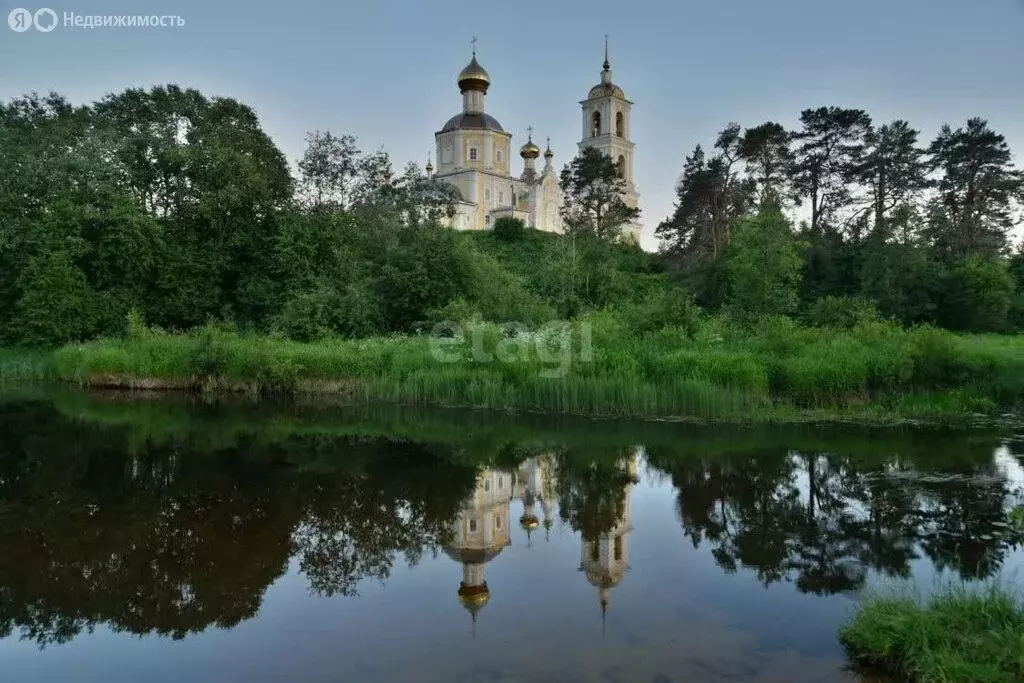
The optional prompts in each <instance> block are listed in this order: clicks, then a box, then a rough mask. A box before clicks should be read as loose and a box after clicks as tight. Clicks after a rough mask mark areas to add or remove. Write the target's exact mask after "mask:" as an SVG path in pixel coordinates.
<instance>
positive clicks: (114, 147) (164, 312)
mask: <svg viewBox="0 0 1024 683" xmlns="http://www.w3.org/2000/svg"><path fill="white" fill-rule="evenodd" d="M800 121H801V125H802V127H801V129H800V130H797V131H787V130H786V129H785V128H784V127H783V126H781V125H780V124H778V123H774V122H769V123H765V124H762V125H759V126H756V127H754V128H750V129H746V130H744V129H743V128H741V127H740V126H739V125H737V124H731V125H729V126H728V127H727V128H726V129H725V130H723V131H722V132H721V134H720V135H719V136H718V138H717V140H716V141H715V144H714V149H715V152H714V154H713V155H712V156H708V155H706V154H705V152H704V151H703V150H702V149H701V148H700V147H699V146H698V148H697V149H696V150H695V151H694V153H693V155H691V156H690V157H689V158H688V159H687V161H686V165H685V168H684V173H683V178H682V180H681V181H680V184H679V188H678V191H679V202H678V205H677V209H676V211H675V213H674V215H673V216H671V217H669V218H668V219H666V220H665V221H664V222H662V224H661V225H660V226H659V228H658V234H659V236H660V237H661V238H662V239H663V240H664V249H663V252H662V253H661V254H659V255H653V254H647V253H644V252H642V251H641V250H640V249H639V248H637V247H636V245H634V244H632V243H630V242H629V241H628V240H625V239H621V237H620V235H621V234H622V228H623V226H624V225H626V224H628V223H630V222H633V221H635V220H636V219H637V218H638V212H637V210H636V209H632V208H630V207H628V206H626V205H625V204H624V203H623V201H622V199H621V197H620V194H619V192H620V190H621V186H622V182H623V181H622V180H621V178H619V176H618V169H617V168H616V166H615V164H614V163H612V162H611V160H610V159H608V158H605V157H603V156H602V155H600V154H598V153H596V152H594V151H592V150H588V151H586V152H584V153H583V154H581V155H580V156H579V157H577V158H576V159H573V160H572V161H570V163H569V164H567V165H566V167H565V169H564V170H563V172H562V174H561V176H562V185H563V190H564V195H565V196H564V202H563V206H562V216H563V219H564V221H565V224H566V226H567V230H566V233H567V234H566V235H564V236H559V235H551V234H541V233H537V232H536V231H532V230H528V229H524V227H523V225H522V224H521V222H518V221H515V220H513V219H507V220H506V219H502V220H499V221H497V222H496V224H495V229H494V230H493V231H488V232H485V233H457V232H454V231H451V230H448V229H446V228H444V227H442V225H443V223H444V222H445V219H446V217H450V216H452V215H453V211H454V206H455V201H457V200H458V199H459V196H458V192H457V191H456V190H455V189H454V188H453V187H451V186H449V185H447V184H445V183H443V182H438V181H437V180H435V179H430V178H428V177H426V176H425V175H424V174H423V173H422V172H421V171H420V170H419V168H417V167H416V166H415V164H409V165H408V166H407V167H406V168H405V169H404V170H403V171H401V172H396V171H395V170H394V169H393V167H392V164H391V160H390V159H389V157H388V155H387V154H386V153H385V152H383V151H376V152H369V153H367V152H362V151H360V150H359V148H358V144H357V141H356V139H355V138H353V137H352V136H349V135H342V136H336V135H333V134H331V133H328V132H321V131H316V132H313V133H310V134H309V135H308V136H307V149H306V151H305V153H304V154H303V155H302V157H301V159H298V160H297V163H296V165H295V167H294V168H292V167H291V166H290V165H289V163H288V162H287V160H286V159H285V157H284V155H283V154H282V153H281V152H280V151H279V150H278V149H277V147H276V146H275V145H274V143H273V142H272V141H271V140H270V139H269V137H268V136H267V135H266V134H265V133H264V132H263V130H262V129H261V127H260V123H259V121H258V119H257V117H256V114H255V112H254V111H253V110H252V109H251V108H249V107H248V106H246V105H244V104H241V103H239V102H237V101H235V100H232V99H229V98H221V97H213V98H210V97H206V96H204V95H202V94H201V93H199V92H197V91H195V90H186V89H182V88H179V87H176V86H166V87H156V88H153V89H151V90H134V89H133V90H127V91H124V92H122V93H118V94H111V95H109V96H107V97H105V98H104V99H103V100H101V101H99V102H96V103H94V104H92V105H90V106H79V107H76V106H72V105H71V104H70V103H69V102H68V101H66V100H65V99H64V98H62V97H60V96H58V95H49V96H45V97H41V96H37V95H30V96H26V97H24V98H21V99H16V100H12V101H10V102H7V103H4V104H2V105H0V343H2V344H5V345H9V346H11V345H15V346H20V345H40V346H47V345H57V344H61V343H66V342H69V341H80V340H88V339H93V338H96V337H117V336H122V335H124V334H125V332H126V320H128V319H129V317H133V319H135V320H137V321H138V322H141V323H143V324H145V325H146V326H155V327H156V328H159V329H163V330H174V331H189V330H195V329H198V328H200V327H202V326H203V325H206V324H207V323H209V322H211V321H218V322H222V323H225V322H226V323H230V324H233V325H234V326H235V327H236V328H237V329H239V330H241V331H245V332H253V333H259V334H275V335H279V336H284V337H287V338H290V339H292V340H297V341H313V340H318V339H325V338H328V337H333V336H341V337H346V338H364V337H370V336H374V335H382V334H391V333H415V332H417V331H427V330H430V329H431V328H432V326H433V325H435V324H436V323H438V322H440V321H446V320H457V321H466V320H470V319H474V318H480V319H483V320H487V321H492V322H508V321H517V322H521V323H524V324H526V325H537V324H540V323H543V322H546V321H550V320H554V319H572V318H578V317H579V316H582V315H586V314H589V313H592V312H595V311H598V310H602V309H612V310H614V311H615V314H616V315H617V316H618V317H619V320H620V321H622V322H624V323H625V324H628V325H630V326H632V327H634V329H636V330H638V331H640V332H643V331H645V330H652V329H659V328H660V327H663V326H664V325H665V324H677V323H679V321H680V320H682V321H684V323H686V321H690V322H692V320H693V319H694V317H693V315H694V311H693V302H694V301H696V303H697V304H699V305H701V306H703V307H704V308H705V309H708V310H709V311H711V312H715V311H717V310H718V309H721V310H722V311H725V312H728V314H729V315H730V316H731V317H732V319H733V320H735V321H738V322H741V323H743V324H752V323H755V322H756V320H757V318H759V317H761V316H764V315H786V316H791V317H794V318H796V319H800V320H802V321H804V322H807V323H810V324H812V325H831V324H834V323H835V324H841V325H845V326H849V325H851V324H853V323H852V321H855V320H859V319H861V318H862V317H863V314H864V311H865V310H870V311H872V316H871V317H873V318H877V317H882V318H886V319H893V320H895V321H897V322H899V323H901V324H905V325H910V324H919V323H931V324H935V325H939V326H943V327H946V328H949V329H952V330H962V331H978V332H1007V331H1012V330H1019V329H1022V325H1024V254H1022V253H1021V252H1019V251H1018V252H1017V253H1016V254H1014V253H1012V248H1011V245H1010V237H1009V236H1010V234H1011V233H1010V231H1011V228H1012V227H1013V226H1014V225H1015V223H1016V221H1017V219H1018V214H1019V201H1020V198H1021V194H1022V191H1024V175H1022V173H1021V172H1020V171H1018V170H1017V169H1015V168H1014V166H1013V165H1012V159H1011V156H1010V150H1009V148H1008V146H1007V144H1006V142H1005V140H1004V139H1003V137H1002V136H1001V135H999V134H997V133H996V132H994V131H992V130H991V129H990V128H989V127H988V126H987V124H986V123H985V122H984V121H982V120H980V119H972V120H971V121H969V122H968V124H967V126H966V127H964V128H957V129H953V128H951V127H948V126H947V127H944V128H943V129H942V130H941V131H940V133H939V135H938V137H937V138H936V140H935V141H934V142H933V143H932V144H931V145H930V146H929V147H928V148H927V149H924V148H920V147H919V146H918V143H917V139H918V132H917V131H915V130H914V129H912V128H911V127H910V126H909V125H908V124H907V123H905V122H903V121H896V122H893V123H891V124H887V125H883V126H881V127H878V128H876V127H875V126H874V125H873V124H872V122H871V120H870V117H868V115H867V114H866V113H864V112H863V111H860V110H849V109H838V108H834V107H832V108H820V109H809V110H806V111H804V112H803V114H802V115H801V119H800ZM797 219H802V220H800V223H799V227H794V221H795V220H797ZM844 307H845V308H846V310H843V309H844ZM836 321H839V322H838V323H836ZM843 321H845V322H843ZM686 324H688V323H686ZM684 327H685V324H684ZM688 329H692V325H691V326H690V328H688Z"/></svg>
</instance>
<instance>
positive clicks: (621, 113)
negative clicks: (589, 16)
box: [579, 34, 640, 239]
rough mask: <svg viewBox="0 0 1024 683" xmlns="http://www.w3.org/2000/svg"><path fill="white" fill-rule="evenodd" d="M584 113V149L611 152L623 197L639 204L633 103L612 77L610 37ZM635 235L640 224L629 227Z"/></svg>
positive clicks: (582, 147) (605, 38) (629, 203)
mask: <svg viewBox="0 0 1024 683" xmlns="http://www.w3.org/2000/svg"><path fill="white" fill-rule="evenodd" d="M580 106H581V107H582V114H583V122H582V123H583V138H582V139H581V140H580V143H579V150H580V152H582V151H583V150H584V149H586V148H587V147H594V148H595V149H598V150H600V151H601V152H603V153H604V154H607V155H608V156H609V157H611V158H612V161H613V162H615V165H616V167H617V168H618V171H619V177H620V178H622V179H623V180H624V181H625V186H626V187H625V190H624V191H623V193H622V199H623V201H625V202H626V204H628V205H629V206H632V207H636V206H637V205H638V203H639V197H640V195H639V193H638V192H637V191H636V184H635V181H634V177H633V157H634V147H635V146H634V144H633V141H632V139H631V136H630V118H631V117H632V113H633V103H632V102H630V101H629V100H627V99H626V93H625V92H623V90H622V88H621V87H619V86H618V85H616V84H615V82H614V81H613V80H612V65H611V61H610V60H609V58H608V36H607V34H606V35H605V37H604V62H603V63H602V64H601V81H600V83H598V84H597V85H595V86H594V87H593V88H591V89H590V92H589V93H587V99H585V100H583V101H582V102H580ZM626 229H627V231H628V232H629V233H631V234H632V235H633V236H634V237H636V238H637V239H639V237H640V225H639V223H636V224H632V225H629V226H627V228H626Z"/></svg>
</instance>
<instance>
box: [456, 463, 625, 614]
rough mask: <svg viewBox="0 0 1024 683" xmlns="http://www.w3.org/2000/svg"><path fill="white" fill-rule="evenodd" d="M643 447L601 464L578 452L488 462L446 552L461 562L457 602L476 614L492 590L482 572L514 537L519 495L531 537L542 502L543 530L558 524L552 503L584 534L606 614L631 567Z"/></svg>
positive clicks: (587, 564)
mask: <svg viewBox="0 0 1024 683" xmlns="http://www.w3.org/2000/svg"><path fill="white" fill-rule="evenodd" d="M639 458H640V449H635V450H634V451H633V452H631V453H629V454H628V455H627V456H625V457H623V458H622V459H620V460H618V461H615V462H612V463H611V464H610V466H609V465H605V466H601V465H598V464H595V463H590V464H588V465H586V466H585V467H582V468H581V467H579V465H578V461H576V460H574V459H572V458H564V457H563V458H559V457H558V456H557V455H555V454H553V453H549V454H545V455H540V456H535V457H530V458H528V459H526V460H525V461H524V462H523V463H522V464H521V465H520V466H519V467H518V468H516V469H508V470H506V469H496V468H489V467H487V468H483V469H481V470H480V472H479V473H478V474H477V479H476V487H475V488H474V490H473V493H472V494H470V496H469V497H468V498H467V499H466V500H465V501H464V503H463V505H462V507H461V508H460V509H459V512H458V515H457V517H456V519H455V521H454V523H453V524H452V528H451V539H452V540H451V542H450V543H449V544H448V545H447V546H446V547H445V552H446V553H447V554H448V556H449V557H451V558H452V559H453V560H455V561H456V562H460V563H461V564H462V582H461V583H460V584H459V591H458V595H459V601H460V602H461V603H462V605H463V607H465V608H466V610H468V611H469V613H470V615H471V616H472V621H473V625H474V627H475V625H476V620H477V614H478V613H479V612H480V610H481V609H482V608H483V607H484V605H486V604H487V603H488V601H489V600H490V597H491V591H490V588H489V587H488V585H487V581H486V580H485V578H484V571H485V567H486V565H487V563H488V562H490V561H492V560H493V559H494V558H496V557H497V556H498V555H499V554H500V553H501V551H502V550H504V549H505V548H506V547H507V546H509V545H511V544H512V541H511V537H510V533H509V520H510V519H511V516H512V512H511V504H512V501H520V502H521V503H522V505H523V514H522V516H521V517H520V518H519V525H520V527H521V528H522V530H523V531H524V532H525V533H526V539H527V540H526V543H527V546H528V547H529V546H530V544H531V543H532V538H533V532H534V531H536V530H537V529H538V528H539V527H540V525H541V522H540V519H539V518H538V517H537V514H536V508H537V506H538V504H539V505H540V508H541V510H542V511H543V514H544V522H543V525H544V530H545V533H547V532H548V531H550V529H551V526H552V517H551V514H552V507H553V506H556V505H557V507H558V509H559V511H560V514H561V517H562V519H563V520H564V521H566V522H568V523H569V524H570V525H571V528H572V529H573V531H576V532H579V535H580V542H581V548H580V566H579V571H580V572H582V573H583V574H584V576H585V577H586V579H587V581H588V582H590V584H591V585H592V586H594V587H595V588H596V589H597V599H598V602H599V604H600V606H601V613H602V616H603V615H604V614H605V611H606V610H607V607H608V601H609V591H610V589H612V588H614V587H615V586H616V585H618V584H619V582H620V581H622V577H623V575H624V574H625V572H626V570H627V569H628V568H629V552H628V542H627V541H628V536H629V532H630V531H632V528H633V526H632V516H631V514H630V504H629V500H630V492H631V491H632V489H633V486H634V484H635V483H636V481H637V465H638V462H639Z"/></svg>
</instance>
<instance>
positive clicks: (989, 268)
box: [939, 254, 1014, 332]
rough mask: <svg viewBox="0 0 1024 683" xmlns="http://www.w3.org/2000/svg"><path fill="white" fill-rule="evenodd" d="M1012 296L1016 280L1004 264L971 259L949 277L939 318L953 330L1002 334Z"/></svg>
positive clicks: (953, 270) (997, 261)
mask: <svg viewBox="0 0 1024 683" xmlns="http://www.w3.org/2000/svg"><path fill="white" fill-rule="evenodd" d="M1013 293H1014V283H1013V278H1012V277H1011V275H1010V272H1009V269H1008V268H1007V264H1006V262H1005V261H1002V260H999V259H991V258H985V257H984V256H980V255H978V254H974V255H972V256H968V257H967V258H966V259H964V260H962V261H960V262H959V263H957V264H956V265H955V266H954V267H953V268H952V270H951V271H950V273H949V275H948V276H947V278H946V283H945V290H944V292H943V298H942V307H941V309H940V312H939V314H940V319H941V321H942V323H943V325H945V326H946V327H949V328H950V329H954V330H972V331H978V332H999V331H1003V330H1005V329H1006V327H1007V322H1008V315H1009V312H1010V303H1011V299H1012V297H1013Z"/></svg>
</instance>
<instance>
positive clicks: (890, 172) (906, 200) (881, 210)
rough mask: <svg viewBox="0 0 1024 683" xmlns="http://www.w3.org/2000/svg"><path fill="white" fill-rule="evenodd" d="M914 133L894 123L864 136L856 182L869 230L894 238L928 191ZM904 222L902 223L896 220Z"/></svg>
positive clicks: (905, 125)
mask: <svg viewBox="0 0 1024 683" xmlns="http://www.w3.org/2000/svg"><path fill="white" fill-rule="evenodd" d="M917 136H918V131H916V130H914V129H913V128H911V127H910V124H908V123H907V122H906V121H902V120H896V121H893V122H892V123H887V124H885V125H883V126H882V127H881V128H879V129H877V130H875V129H872V130H869V131H868V132H867V134H866V135H865V138H864V142H865V151H864V163H863V164H861V166H860V167H859V168H858V169H857V177H858V179H859V180H860V181H861V182H862V183H864V185H865V186H866V187H867V192H868V199H869V202H870V211H871V212H872V214H873V229H874V231H875V232H877V231H879V230H883V231H884V234H886V235H894V234H895V233H896V232H897V231H900V229H902V232H903V233H904V234H903V239H904V240H906V238H907V237H908V235H907V234H906V232H907V229H908V228H909V224H908V223H907V221H906V220H905V219H906V218H908V217H909V216H910V215H911V214H912V213H913V212H912V210H911V207H913V206H914V205H915V204H916V202H917V200H918V199H919V197H920V195H921V193H922V192H923V191H924V190H925V188H927V187H928V179H927V168H926V166H925V162H924V150H922V149H920V148H919V147H918V146H917ZM900 219H904V220H900Z"/></svg>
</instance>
